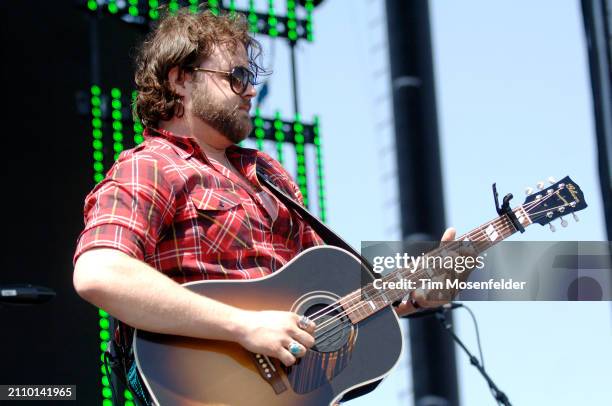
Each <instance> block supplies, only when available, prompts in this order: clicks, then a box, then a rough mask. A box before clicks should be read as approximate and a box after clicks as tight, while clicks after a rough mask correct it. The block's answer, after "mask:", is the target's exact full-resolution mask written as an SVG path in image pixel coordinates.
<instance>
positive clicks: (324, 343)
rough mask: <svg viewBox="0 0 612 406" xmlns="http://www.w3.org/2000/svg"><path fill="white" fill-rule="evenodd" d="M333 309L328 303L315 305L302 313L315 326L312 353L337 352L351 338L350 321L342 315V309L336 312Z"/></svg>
mask: <svg viewBox="0 0 612 406" xmlns="http://www.w3.org/2000/svg"><path fill="white" fill-rule="evenodd" d="M334 307H335V306H333V305H332V306H331V307H330V305H329V304H328V303H317V304H314V305H310V306H309V307H308V309H307V310H306V311H305V312H304V314H305V315H306V316H308V317H310V319H311V320H313V321H314V322H315V323H316V325H317V327H316V331H315V345H314V346H313V347H312V349H313V350H314V351H318V352H333V351H338V350H339V349H340V348H342V347H343V346H344V345H345V344H346V343H347V342H348V340H349V337H350V336H351V331H352V328H353V326H352V324H351V322H350V320H349V319H348V318H347V317H346V316H344V315H343V314H342V309H338V310H336V309H335V308H334Z"/></svg>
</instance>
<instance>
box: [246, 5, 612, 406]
mask: <svg viewBox="0 0 612 406" xmlns="http://www.w3.org/2000/svg"><path fill="white" fill-rule="evenodd" d="M243 3H246V2H243ZM259 3H261V2H259ZM263 3H266V2H263ZM283 3H284V2H277V10H283V7H282V4H283ZM238 4H239V5H240V4H241V3H240V2H238ZM262 7H265V5H263V6H262ZM430 11H431V24H432V41H433V47H434V50H433V52H434V54H433V56H434V66H435V78H436V93H437V94H436V97H437V110H438V120H439V123H438V124H439V131H440V133H439V135H440V143H441V145H440V149H441V158H442V169H443V185H444V196H443V197H442V198H443V199H444V203H445V209H446V219H447V222H448V225H452V226H455V227H456V228H457V229H458V232H459V233H462V232H467V231H468V230H471V229H472V228H474V227H475V226H477V225H480V224H482V223H484V222H485V221H487V220H489V219H491V218H493V217H494V216H495V210H494V207H493V202H492V198H491V184H492V183H493V182H497V185H498V189H499V190H500V194H505V193H508V192H511V193H513V194H514V196H515V199H514V200H513V203H514V204H519V203H522V200H523V196H524V194H523V191H524V189H525V187H526V186H531V187H534V188H535V186H534V185H535V183H536V182H537V181H539V180H546V179H547V178H548V177H549V176H554V177H555V178H556V179H560V178H562V177H564V176H566V175H570V176H571V177H572V179H573V180H574V181H576V182H577V183H578V184H579V185H580V186H581V188H582V190H583V192H584V194H585V197H586V201H587V203H588V204H589V207H588V208H587V209H586V210H584V211H582V212H581V213H579V217H580V221H579V222H578V223H575V222H574V221H573V220H572V219H569V223H570V225H569V226H568V227H567V228H566V229H564V228H561V227H560V226H559V225H558V224H557V232H556V233H551V232H550V231H549V230H548V228H547V227H540V226H539V225H534V226H533V227H529V228H528V230H527V232H526V233H525V234H524V235H521V236H514V237H512V239H514V240H517V239H519V238H520V240H523V241H529V240H542V241H560V240H577V241H591V240H594V241H603V240H606V236H605V227H604V225H605V224H604V218H603V212H602V210H603V208H602V204H601V194H600V190H599V183H598V182H599V178H598V172H597V160H596V145H595V132H594V122H593V106H592V94H591V87H590V86H591V85H590V77H589V70H588V55H587V50H586V41H585V35H584V27H583V21H582V15H581V9H580V2H579V1H578V0H537V1H533V0H513V1H509V0H503V1H502V0H500V1H496V2H491V1H487V0H462V1H450V0H432V1H430ZM314 33H315V41H314V43H305V44H300V46H299V47H298V50H297V55H298V66H297V70H298V76H299V96H300V102H301V110H302V111H301V112H302V116H303V117H304V120H305V121H310V120H312V117H313V115H315V114H316V115H318V116H320V119H321V131H322V140H323V154H324V166H325V173H326V191H327V205H328V219H329V220H328V223H329V225H331V227H332V228H333V229H334V230H336V231H337V232H338V233H339V234H340V235H342V236H343V237H344V238H345V239H346V240H347V241H348V242H349V243H351V244H352V245H353V246H355V247H359V246H360V243H361V241H367V240H369V241H372V240H397V239H399V238H400V232H399V221H398V219H399V217H398V207H397V178H396V175H395V167H396V163H395V152H394V133H393V114H392V110H391V108H392V104H391V103H392V101H391V99H390V96H391V93H390V79H389V66H388V53H387V52H388V51H387V33H386V27H385V4H384V1H383V0H326V1H324V2H323V3H322V5H320V6H319V7H318V8H317V9H316V10H315V15H314ZM262 42H263V44H264V47H266V49H267V56H268V61H269V63H270V64H271V66H272V68H273V69H274V76H273V78H272V79H271V82H270V95H269V96H268V98H267V99H266V101H265V103H264V105H263V106H262V110H263V112H264V115H271V114H272V113H273V112H274V111H275V110H276V109H280V110H281V112H282V113H283V116H284V117H286V118H289V117H291V116H292V114H293V109H292V102H291V93H290V91H291V86H290V80H289V79H290V76H289V73H290V69H289V67H290V65H289V57H288V51H287V49H288V47H287V46H286V44H285V43H284V42H283V41H282V40H276V41H270V40H268V39H266V38H262ZM273 42H274V43H275V44H274V45H273V44H272V43H273ZM504 145H510V150H508V149H507V148H506V147H504ZM270 147H271V146H270ZM271 151H272V150H271ZM309 154H310V155H309V156H310V157H311V158H312V156H311V155H312V151H310V153H309ZM286 155H290V154H286ZM287 164H288V167H289V169H291V162H288V163H287ZM311 166H312V165H311ZM310 178H311V179H312V178H313V177H312V176H311V177H310ZM313 186H314V185H313ZM311 190H313V191H314V190H315V189H314V188H312V189H311ZM315 212H316V205H315ZM415 215H418V213H415ZM469 306H470V308H471V309H473V311H474V313H475V315H476V318H477V320H478V324H479V327H480V335H481V340H482V344H483V351H484V357H485V362H486V367H487V371H488V373H489V374H490V375H491V377H492V378H493V380H494V381H495V382H496V383H497V384H498V386H499V387H500V388H501V389H502V390H504V391H505V392H506V394H507V395H508V397H509V399H510V401H511V402H512V403H513V404H517V405H542V404H555V405H575V404H607V403H609V402H610V398H612V388H611V387H610V382H612V370H611V368H612V345H611V344H612V340H611V338H612V314H611V309H612V307H611V305H610V303H609V302H580V303H576V302H573V303H568V302H480V303H477V302H473V303H469ZM455 320H456V322H455V327H456V331H457V333H458V335H459V336H460V337H461V338H462V339H464V340H465V342H466V344H467V345H468V347H469V348H470V349H471V350H472V351H473V352H477V347H476V341H475V335H474V327H473V325H472V321H471V319H470V318H469V316H468V314H467V312H465V311H462V310H458V311H456V312H455ZM405 349H406V350H408V347H407V346H406V348H405ZM407 352H409V351H405V354H406V353H407ZM457 365H458V367H459V370H458V374H459V387H460V397H461V400H462V404H463V405H494V404H495V402H494V400H493V398H492V396H491V394H490V393H489V391H488V388H487V386H486V384H485V382H484V380H483V379H482V378H481V377H480V375H479V374H478V373H477V372H476V370H475V369H474V368H473V367H472V366H471V365H469V360H468V359H467V357H466V356H465V355H464V354H463V353H461V352H460V350H459V349H458V348H457ZM410 374H411V367H410V360H409V359H408V358H404V359H402V360H401V361H400V363H399V364H398V366H397V367H396V368H395V369H394V370H393V372H392V373H391V374H390V375H389V376H388V378H387V379H386V380H385V382H384V383H383V384H382V385H381V386H380V387H379V389H377V390H376V391H375V392H373V393H372V394H369V395H367V396H365V397H363V398H360V399H357V400H354V401H351V402H349V403H348V404H349V405H351V406H363V405H371V404H381V403H382V404H385V405H410V404H413V397H412V388H411V380H410Z"/></svg>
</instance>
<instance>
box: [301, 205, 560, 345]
mask: <svg viewBox="0 0 612 406" xmlns="http://www.w3.org/2000/svg"><path fill="white" fill-rule="evenodd" d="M553 195H554V194H552V193H551V194H548V195H546V196H544V197H543V198H542V199H540V200H538V201H534V202H531V203H528V204H526V205H524V206H519V207H518V208H517V209H516V210H515V211H520V209H521V208H523V209H525V211H526V212H527V213H528V214H529V212H528V210H530V209H531V208H532V207H534V206H537V205H540V204H541V203H542V202H543V201H545V200H547V199H548V198H550V197H552V196H553ZM562 206H567V204H565V205H562ZM562 206H558V207H562ZM558 207H555V208H551V209H549V210H546V212H548V211H550V210H555V209H557V208H558ZM540 213H543V212H537V213H533V214H535V215H537V214H540ZM533 219H534V220H535V217H533ZM500 220H501V221H502V222H503V223H505V224H503V225H501V226H500V227H499V228H498V230H499V231H500V232H502V233H505V232H506V231H509V230H513V229H514V226H512V224H511V223H509V222H508V221H507V220H506V221H504V220H505V219H504V218H503V217H498V218H495V219H493V220H491V221H489V222H488V223H485V224H483V225H482V226H480V227H477V228H476V229H474V230H472V231H470V232H469V233H466V234H464V236H466V235H471V234H474V233H475V232H477V233H481V234H482V233H483V231H484V230H483V227H484V226H486V225H487V224H491V223H495V222H500ZM532 222H533V220H532ZM462 237H463V236H462ZM478 242H479V241H472V243H478ZM480 242H487V243H488V241H484V240H483V241H480ZM456 243H459V244H461V243H463V241H461V240H455V241H453V242H451V244H450V246H453V245H457V244H456ZM445 248H448V247H445ZM441 250H442V249H436V250H432V251H431V252H430V254H431V253H433V252H436V251H441ZM400 272H401V270H400ZM422 272H423V269H420V270H418V271H416V272H414V274H413V277H415V276H419V275H420V274H421V273H422ZM359 294H360V293H359V291H355V292H353V293H351V294H349V295H347V296H346V297H345V299H348V300H353V299H354V298H355V296H356V295H359ZM383 295H384V296H385V299H386V300H387V301H388V298H387V297H386V294H385V293H380V294H378V295H375V296H374V297H372V298H371V299H372V300H375V299H377V298H380V297H382V296H383ZM372 300H371V301H372ZM367 304H368V303H367V302H365V303H364V302H360V303H356V304H354V305H352V306H351V307H349V308H346V309H344V311H343V312H340V313H339V314H337V315H336V316H335V317H332V318H330V319H328V320H326V321H325V323H323V324H321V325H319V326H317V328H316V329H315V332H316V331H317V330H321V329H322V328H324V327H327V326H328V325H330V324H332V323H333V322H335V321H336V320H339V319H341V318H342V317H344V316H345V315H346V314H348V313H349V312H354V311H356V310H360V309H361V308H363V307H366V305H367ZM337 308H342V307H341V305H340V303H339V302H335V303H333V304H332V305H330V306H327V307H326V308H323V309H321V310H319V311H318V312H316V313H314V315H318V317H316V318H314V319H312V320H313V321H316V320H318V319H320V318H321V317H323V316H325V315H326V314H329V313H330V312H333V311H334V310H335V309H337ZM325 310H327V312H326V313H325V314H321V315H319V314H320V313H322V312H323V311H325ZM311 316H312V315H311ZM328 332H329V331H328ZM323 334H325V333H323ZM315 338H316V336H315Z"/></svg>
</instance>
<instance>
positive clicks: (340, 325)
mask: <svg viewBox="0 0 612 406" xmlns="http://www.w3.org/2000/svg"><path fill="white" fill-rule="evenodd" d="M564 206H565V205H564ZM559 207H561V206H559ZM548 211H549V210H546V211H545V212H548ZM540 213H543V212H537V213H532V214H533V215H537V214H540ZM541 217H542V216H540V218H541ZM533 218H534V220H535V219H536V217H533ZM496 220H499V218H498V219H495V221H496ZM490 223H491V222H490ZM479 228H480V229H482V226H481V227H479ZM512 229H514V227H513V226H504V227H503V228H500V229H499V230H500V231H501V232H502V233H503V232H505V231H508V230H512ZM514 231H516V230H514ZM480 232H482V230H481V231H480ZM472 233H473V231H472V232H470V233H467V234H465V235H469V234H472ZM458 241H459V242H461V241H460V240H458ZM483 242H488V241H483ZM434 251H435V250H434ZM432 252H433V251H432ZM420 272H421V271H420V270H419V271H417V272H416V273H415V275H416V274H417V273H420ZM383 295H385V294H384V293H382V294H380V295H378V296H375V297H373V299H376V298H377V297H380V296H383ZM385 297H386V296H385ZM360 306H361V307H363V306H365V304H364V303H363V302H362V303H358V304H356V305H354V306H352V307H349V308H347V309H346V310H345V311H344V312H343V313H344V314H342V313H341V314H339V315H338V316H336V317H334V318H332V319H330V320H327V321H326V323H323V324H321V325H319V326H317V329H315V332H316V331H317V330H319V331H320V330H321V329H323V328H325V327H328V326H331V325H332V324H334V323H335V325H333V326H332V327H331V328H330V329H328V330H326V331H322V332H321V333H320V334H318V335H316V334H315V340H316V341H317V342H319V343H324V342H326V341H329V340H331V339H332V338H334V337H335V336H337V335H338V334H339V333H342V332H343V331H344V330H345V329H346V328H347V327H348V326H347V325H346V324H345V323H344V322H342V320H341V318H342V317H344V315H345V314H346V313H349V312H352V311H355V310H358V309H357V308H358V307H360ZM337 321H339V322H337ZM326 336H327V337H326Z"/></svg>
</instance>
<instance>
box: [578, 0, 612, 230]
mask: <svg viewBox="0 0 612 406" xmlns="http://www.w3.org/2000/svg"><path fill="white" fill-rule="evenodd" d="M606 6H607V8H608V10H607V12H606ZM610 8H612V2H610V1H606V0H582V14H583V18H584V29H585V34H586V39H587V45H588V52H589V65H590V71H591V85H592V88H593V110H594V113H595V130H596V136H597V155H598V161H599V183H600V187H601V197H602V199H603V206H604V216H605V219H606V231H607V234H608V240H610V239H612V179H611V178H610V176H611V175H612V84H611V80H612V77H611V72H612V71H611V70H610V69H612V66H611V65H612V58H611V56H610V46H611V42H610V39H609V38H610V30H611V29H612V27H610V24H609V23H608V21H609V20H608V18H609V17H610V15H609V14H610V13H611V12H612V10H610Z"/></svg>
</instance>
